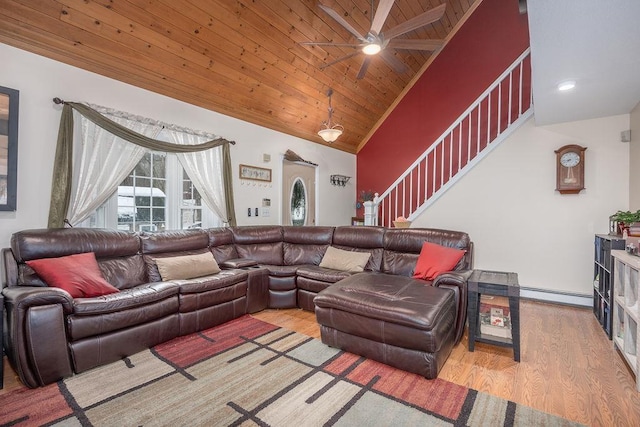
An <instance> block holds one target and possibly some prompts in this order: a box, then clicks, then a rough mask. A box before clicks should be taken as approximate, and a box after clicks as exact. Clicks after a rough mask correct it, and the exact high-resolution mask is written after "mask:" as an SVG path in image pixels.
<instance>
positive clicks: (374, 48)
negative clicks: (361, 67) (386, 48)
mask: <svg viewBox="0 0 640 427" xmlns="http://www.w3.org/2000/svg"><path fill="white" fill-rule="evenodd" d="M381 50H382V46H380V44H378V43H369V44H366V45H364V47H363V48H362V52H363V53H364V54H365V55H375V54H377V53H380V51H381Z"/></svg>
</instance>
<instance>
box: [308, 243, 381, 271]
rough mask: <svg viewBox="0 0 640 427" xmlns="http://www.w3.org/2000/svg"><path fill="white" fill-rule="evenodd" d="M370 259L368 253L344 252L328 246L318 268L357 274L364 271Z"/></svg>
mask: <svg viewBox="0 0 640 427" xmlns="http://www.w3.org/2000/svg"><path fill="white" fill-rule="evenodd" d="M370 257H371V254H370V253H369V252H357V251H345V250H342V249H338V248H334V247H333V246H329V247H328V248H327V251H326V252H325V253H324V256H323V257H322V261H321V262H320V267H324V268H332V269H334V270H340V271H348V272H351V273H357V272H361V271H364V266H365V265H367V261H369V258H370Z"/></svg>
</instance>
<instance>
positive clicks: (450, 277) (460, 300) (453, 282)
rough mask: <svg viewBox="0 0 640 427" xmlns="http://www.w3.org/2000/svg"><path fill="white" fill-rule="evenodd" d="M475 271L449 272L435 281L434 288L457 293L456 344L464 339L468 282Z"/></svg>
mask: <svg viewBox="0 0 640 427" xmlns="http://www.w3.org/2000/svg"><path fill="white" fill-rule="evenodd" d="M471 273H473V270H460V271H448V272H446V273H442V274H440V275H439V276H438V277H436V279H435V280H434V281H433V286H437V287H439V288H448V289H452V290H453V292H454V293H455V298H456V306H457V307H458V317H457V319H456V341H455V342H456V344H457V343H458V342H460V340H461V339H462V335H463V334H464V326H465V323H466V321H467V281H468V280H469V277H471Z"/></svg>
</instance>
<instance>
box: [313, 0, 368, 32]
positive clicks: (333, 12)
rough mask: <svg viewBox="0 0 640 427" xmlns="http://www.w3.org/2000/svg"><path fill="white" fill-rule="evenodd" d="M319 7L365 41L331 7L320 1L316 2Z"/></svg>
mask: <svg viewBox="0 0 640 427" xmlns="http://www.w3.org/2000/svg"><path fill="white" fill-rule="evenodd" d="M318 6H320V9H322V10H324V11H325V12H326V13H327V15H329V16H331V17H332V18H333V19H334V20H335V21H336V22H337V23H338V24H340V25H342V26H343V27H344V28H345V29H346V30H347V31H349V32H350V33H351V34H353V35H354V36H355V37H356V38H357V39H358V40H360V41H363V42H364V41H367V40H366V39H365V38H364V37H363V36H362V35H361V34H360V33H359V32H358V30H356V29H355V28H353V27H352V26H351V24H349V23H348V22H347V21H346V20H345V19H344V18H343V17H342V16H340V14H339V13H338V12H336V11H335V10H333V9H331V8H330V7H328V6H325V5H323V4H322V3H320V4H318Z"/></svg>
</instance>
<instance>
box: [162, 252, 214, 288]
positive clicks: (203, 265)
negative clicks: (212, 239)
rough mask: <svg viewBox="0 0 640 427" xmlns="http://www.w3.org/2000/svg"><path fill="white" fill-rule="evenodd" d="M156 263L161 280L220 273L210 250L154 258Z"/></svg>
mask: <svg viewBox="0 0 640 427" xmlns="http://www.w3.org/2000/svg"><path fill="white" fill-rule="evenodd" d="M155 261H156V265H157V266H158V272H159V273H160V276H161V277H162V280H164V281H167V280H173V279H192V278H194V277H202V276H208V275H211V274H216V273H220V267H218V263H217V262H216V260H215V259H214V258H213V254H212V253H211V252H204V253H201V254H197V255H183V256H175V257H167V258H156V259H155Z"/></svg>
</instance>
